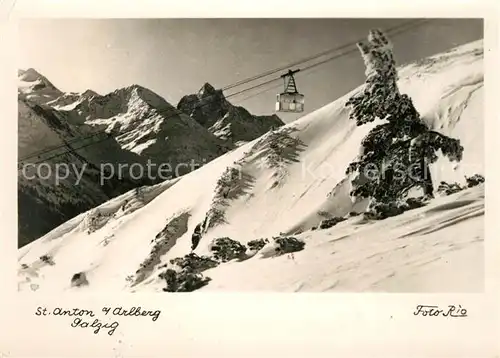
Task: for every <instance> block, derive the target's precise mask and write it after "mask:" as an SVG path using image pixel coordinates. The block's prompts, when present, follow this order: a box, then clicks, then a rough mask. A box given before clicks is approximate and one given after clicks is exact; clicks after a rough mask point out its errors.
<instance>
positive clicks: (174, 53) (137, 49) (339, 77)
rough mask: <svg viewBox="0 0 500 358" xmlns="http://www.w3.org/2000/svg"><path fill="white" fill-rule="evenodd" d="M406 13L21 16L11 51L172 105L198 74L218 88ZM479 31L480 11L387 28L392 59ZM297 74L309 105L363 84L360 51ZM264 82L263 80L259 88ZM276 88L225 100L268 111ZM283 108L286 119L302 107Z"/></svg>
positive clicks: (66, 87)
mask: <svg viewBox="0 0 500 358" xmlns="http://www.w3.org/2000/svg"><path fill="white" fill-rule="evenodd" d="M411 20H414V19H377V18H372V19H361V18H359V19H348V18H337V19H336V18H328V19H272V18H268V19H215V18H213V19H23V20H22V21H21V22H20V24H19V42H18V44H19V46H18V51H19V52H18V61H19V68H23V69H26V68H29V67H32V68H35V69H36V70H37V71H39V72H40V73H41V74H43V75H44V76H46V77H47V78H48V79H49V80H50V81H51V82H52V83H53V84H54V85H55V86H56V87H58V88H59V89H61V90H62V91H72V92H83V91H85V90H87V89H92V90H94V91H97V92H98V93H100V94H106V93H109V92H112V91H114V90H115V89H117V88H121V87H125V86H129V85H131V84H139V85H141V86H144V87H147V88H149V89H150V90H152V91H154V92H156V93H157V94H159V95H160V96H162V97H164V98H165V99H166V100H167V101H168V102H170V103H172V104H173V105H177V103H178V101H179V100H180V99H181V98H182V96H183V95H187V94H191V93H195V92H197V91H198V90H199V88H200V87H201V86H202V85H203V84H204V83H205V82H208V83H210V84H212V85H213V86H214V87H216V88H222V87H224V86H227V85H230V84H233V83H235V82H238V81H240V80H242V79H246V78H248V77H252V76H255V75H258V74H261V73H263V72H266V71H268V70H271V69H275V68H279V67H282V66H286V65H288V64H290V63H293V62H295V61H297V60H301V59H303V58H306V57H308V56H312V55H315V54H317V53H321V52H323V51H325V50H328V49H334V48H336V47H339V46H342V45H345V44H349V43H353V42H356V41H358V40H360V39H362V38H365V37H366V36H367V35H368V31H369V30H370V29H372V28H380V29H382V30H384V29H388V28H391V27H394V26H398V24H403V23H405V22H408V21H411ZM481 38H483V21H482V20H481V19H432V20H430V21H429V22H428V23H426V24H425V25H423V26H420V27H417V28H414V29H411V30H409V31H407V32H404V33H401V34H399V35H397V36H395V37H390V39H391V41H392V42H393V44H394V55H395V60H396V62H397V64H398V65H402V64H406V63H410V62H413V61H415V60H418V59H420V58H422V57H426V56H430V55H433V54H436V53H439V52H442V51H446V50H448V49H450V48H452V47H455V46H458V45H461V44H465V43H468V42H471V41H474V40H478V39H481ZM336 53H338V52H334V53H332V55H335V54H336ZM325 58H327V57H322V58H320V59H319V60H322V59H325ZM311 63H314V62H308V63H306V64H305V66H307V65H309V64H311ZM300 67H301V66H294V67H292V68H293V69H295V68H300ZM282 73H283V71H282V72H279V73H275V74H273V75H272V76H269V77H266V78H264V79H263V80H269V79H273V78H277V77H279V75H281V74H282ZM261 81H262V80H261ZM296 81H297V87H298V90H299V92H301V93H303V94H304V96H305V108H306V111H305V113H304V114H306V113H309V112H311V111H314V110H316V109H318V108H321V107H322V106H324V105H326V104H328V103H330V102H333V101H334V100H336V99H337V98H339V97H341V96H342V95H344V94H345V93H347V92H349V91H351V90H352V89H354V88H356V87H358V86H359V85H361V84H362V83H363V82H364V65H363V61H362V59H361V56H360V55H359V53H358V52H353V53H351V54H349V55H346V56H344V57H340V58H338V59H336V60H333V61H329V62H327V63H325V64H323V65H320V66H317V67H315V68H314V69H311V70H308V71H303V72H299V73H298V74H297V75H296ZM257 83H259V82H255V83H249V84H246V85H243V86H241V87H236V88H234V89H232V90H229V91H228V92H225V94H226V95H229V94H231V93H234V92H237V91H240V90H243V89H246V88H248V87H250V86H252V85H254V84H257ZM277 86H278V87H277ZM266 88H270V90H269V91H267V92H264V93H260V94H257V93H258V92H262V90H263V89H266ZM282 88H283V87H282V82H280V81H277V82H275V83H272V84H269V85H267V86H266V87H261V88H258V89H255V90H253V91H249V92H247V93H244V94H241V95H238V96H234V97H231V98H230V99H229V100H230V101H231V102H232V103H234V104H238V105H242V106H243V107H245V108H247V109H248V110H249V111H250V112H251V113H254V114H272V113H273V112H274V103H275V100H276V93H279V92H281V91H282ZM253 94H256V95H255V96H254V97H251V98H248V99H246V98H247V97H250V96H252V95H253ZM280 117H281V118H282V119H283V120H284V121H285V122H290V121H293V120H295V119H297V118H298V117H300V115H297V114H280Z"/></svg>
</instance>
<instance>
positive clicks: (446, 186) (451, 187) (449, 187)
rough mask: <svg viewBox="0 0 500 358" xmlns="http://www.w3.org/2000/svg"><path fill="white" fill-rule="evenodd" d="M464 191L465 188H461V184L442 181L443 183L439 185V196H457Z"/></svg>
mask: <svg viewBox="0 0 500 358" xmlns="http://www.w3.org/2000/svg"><path fill="white" fill-rule="evenodd" d="M462 190H464V188H463V187H462V186H460V184H458V183H451V184H450V183H447V182H445V181H442V182H441V183H439V187H438V189H437V192H438V193H439V194H444V195H451V194H455V193H458V192H459V191H462Z"/></svg>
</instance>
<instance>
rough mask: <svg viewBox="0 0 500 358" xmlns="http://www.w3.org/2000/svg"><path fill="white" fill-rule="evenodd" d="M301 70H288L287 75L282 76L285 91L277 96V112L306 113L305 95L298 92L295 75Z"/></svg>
mask: <svg viewBox="0 0 500 358" xmlns="http://www.w3.org/2000/svg"><path fill="white" fill-rule="evenodd" d="M299 71H300V69H299V70H295V71H292V70H288V72H287V73H285V74H283V75H281V77H282V78H283V82H284V91H283V92H282V93H280V94H277V95H276V111H277V112H293V113H301V112H304V95H303V94H300V93H299V92H298V91H297V85H296V83H295V78H294V77H293V75H294V74H295V73H297V72H299Z"/></svg>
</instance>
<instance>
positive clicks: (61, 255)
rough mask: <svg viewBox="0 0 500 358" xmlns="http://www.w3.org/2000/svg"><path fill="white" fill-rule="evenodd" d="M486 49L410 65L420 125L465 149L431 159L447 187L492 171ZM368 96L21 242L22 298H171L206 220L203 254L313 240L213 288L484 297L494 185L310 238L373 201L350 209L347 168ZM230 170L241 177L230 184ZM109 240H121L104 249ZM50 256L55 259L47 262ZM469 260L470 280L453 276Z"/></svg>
mask: <svg viewBox="0 0 500 358" xmlns="http://www.w3.org/2000/svg"><path fill="white" fill-rule="evenodd" d="M482 46H483V43H482V41H477V42H474V43H471V44H468V45H465V46H461V47H459V48H457V49H454V50H453V51H449V52H447V53H444V54H439V55H436V56H433V57H431V58H429V59H427V60H426V61H421V63H417V64H412V65H409V66H406V67H404V68H402V69H400V81H399V86H400V89H401V91H402V92H403V93H407V94H408V95H410V97H412V99H413V101H414V103H415V106H416V107H417V109H418V110H419V112H420V113H421V115H422V117H423V118H424V119H425V120H426V121H427V122H428V123H430V124H432V126H433V127H434V128H435V129H437V130H439V131H440V132H442V133H445V134H447V135H450V136H454V137H456V138H459V139H460V140H461V141H462V145H463V146H464V148H465V149H464V158H463V160H462V162H461V163H460V164H459V165H458V166H457V165H456V163H450V162H448V161H442V162H438V163H436V164H434V165H433V167H432V170H433V174H434V173H435V175H433V180H434V185H435V186H436V187H437V185H438V184H439V181H440V180H446V181H459V182H460V183H463V182H464V174H467V175H469V176H470V175H473V174H475V173H479V174H484V164H483V157H484V156H483V145H482V143H477V142H476V140H477V139H479V138H483V137H482V136H483V134H482V131H483V128H484V125H483V116H482V112H481V111H480V110H481V108H482V107H481V106H482V74H483V58H482ZM470 83H475V84H474V85H472V86H471V85H470ZM359 90H362V88H359V89H356V90H354V91H353V92H351V93H349V94H347V95H346V96H344V97H342V98H340V99H338V100H336V101H334V102H332V103H331V104H329V105H327V106H325V107H323V108H321V109H319V110H317V111H316V112H313V113H311V114H308V115H307V116H304V117H302V118H301V119H299V120H298V121H296V122H294V123H291V124H289V125H287V126H284V127H282V128H280V129H278V130H275V131H273V132H271V133H268V134H266V135H264V136H262V137H261V138H258V139H257V140H254V141H252V142H250V143H247V144H245V145H243V146H241V147H239V148H237V149H235V150H234V151H232V152H230V153H228V154H225V155H223V156H221V157H219V158H217V159H215V160H213V161H212V162H210V163H209V164H207V165H205V166H203V167H201V168H200V169H198V170H196V171H194V172H191V173H189V174H187V175H185V176H183V177H182V178H180V179H179V180H178V181H177V182H175V183H174V184H173V185H171V186H169V187H168V189H166V190H163V191H161V194H160V193H159V192H158V196H156V197H155V198H154V199H152V200H151V201H149V203H148V204H147V205H144V206H141V207H140V208H139V209H137V210H135V211H133V212H132V213H130V214H125V215H123V213H122V212H120V209H117V208H118V207H120V205H123V204H124V203H125V201H124V199H123V200H122V199H119V198H117V199H115V201H112V203H113V204H111V202H110V204H109V205H111V206H112V207H113V208H114V209H113V210H112V212H114V213H115V217H113V216H112V215H109V214H110V213H108V215H107V217H106V218H105V219H104V220H101V221H100V222H99V224H98V225H97V227H98V229H97V230H96V231H93V232H92V233H90V234H87V233H86V232H85V231H84V230H83V229H84V228H88V227H89V225H88V224H87V223H88V221H89V220H88V218H89V217H90V218H91V217H93V216H94V215H95V213H93V212H88V213H86V214H82V215H81V216H79V218H78V220H77V219H76V218H75V220H72V221H71V223H70V222H68V223H65V224H63V225H62V226H61V227H60V228H58V229H56V230H57V231H53V233H49V234H48V235H46V236H45V237H43V238H41V239H39V240H37V241H35V242H33V243H31V244H30V245H27V246H26V247H23V248H22V249H21V250H20V253H19V255H20V256H19V257H20V264H22V265H25V266H23V268H21V269H20V270H19V288H20V290H40V291H44V290H47V291H48V292H53V291H57V290H66V289H70V290H75V289H80V290H91V291H93V290H95V291H101V290H102V291H107V290H109V291H120V290H134V291H142V290H153V291H161V289H162V288H163V287H165V280H162V279H160V278H159V277H158V275H159V274H160V273H161V272H163V271H164V270H165V269H164V267H163V266H164V265H165V264H168V263H169V260H171V259H173V258H176V257H181V256H184V255H186V254H188V253H189V252H190V251H191V243H192V242H191V238H192V234H193V232H194V230H195V228H196V226H197V225H198V224H200V223H205V225H204V226H203V235H202V238H201V241H200V243H199V245H198V247H197V248H196V249H195V252H196V253H197V254H198V255H206V254H209V252H210V247H211V243H212V240H213V239H215V238H220V237H230V238H232V239H234V240H237V241H239V242H241V243H243V244H245V243H248V242H249V241H250V240H255V239H260V238H266V237H267V238H271V237H273V236H277V235H279V233H282V232H283V233H294V234H295V236H296V237H297V238H302V239H303V240H304V241H305V242H306V246H305V249H304V250H303V251H299V252H296V253H295V255H294V259H293V260H292V259H289V258H287V256H281V257H277V258H262V256H266V252H267V253H269V250H272V249H273V245H272V244H271V245H268V247H267V248H266V247H264V249H262V251H261V252H259V253H258V254H257V255H256V256H254V257H251V258H249V259H247V260H244V261H243V262H238V261H232V262H229V263H222V264H220V265H219V266H217V267H216V268H213V269H210V270H207V271H205V272H204V273H203V274H206V276H209V277H210V278H211V279H212V280H211V281H210V282H209V284H208V286H206V287H204V288H202V290H215V289H224V290H243V289H244V290H275V291H276V290H282V291H328V290H341V291H362V290H384V291H387V290H388V291H408V290H410V291H464V290H465V291H470V290H472V291H473V290H477V289H480V287H479V286H478V285H479V284H480V283H481V282H482V280H483V276H482V271H481V270H482V266H483V263H482V241H483V239H484V229H483V215H484V186H483V185H480V186H478V187H476V188H472V189H467V190H464V191H462V192H460V193H457V194H454V195H451V196H448V197H445V198H437V199H435V200H433V201H432V202H431V203H430V204H429V205H428V206H426V207H424V208H421V209H416V210H411V211H408V212H406V213H405V214H403V215H400V216H397V217H393V218H389V219H386V220H383V221H378V222H372V221H368V222H365V221H364V220H362V219H361V218H362V216H355V217H352V218H350V219H348V220H346V221H344V222H342V223H340V224H337V225H336V226H334V227H333V228H332V229H328V230H316V231H310V229H311V228H312V227H314V226H317V225H318V224H319V222H320V221H321V220H322V219H324V213H322V211H323V212H324V211H326V212H328V214H329V215H330V216H344V215H346V214H348V213H349V212H351V211H357V212H359V211H362V210H364V208H365V206H366V203H364V202H354V203H353V202H352V200H351V198H350V197H349V195H348V193H349V191H350V184H349V181H346V180H345V170H346V168H347V165H348V164H349V163H350V162H351V161H352V160H353V159H354V158H355V157H356V156H357V154H358V153H359V150H360V142H361V140H362V139H363V137H364V136H365V135H366V134H367V133H368V131H369V130H370V129H371V125H364V126H361V127H356V124H355V122H354V121H352V120H349V119H348V111H347V109H346V108H345V102H346V101H347V99H348V98H349V97H350V96H351V95H352V94H353V93H354V92H355V91H359ZM373 125H376V123H375V124H373ZM230 167H235V168H236V169H237V170H236V172H237V173H238V175H239V176H238V177H236V178H234V177H233V178H229V179H228V173H230V171H228V168H230ZM165 185H167V184H165ZM136 196H137V198H139V199H140V197H141V195H140V194H137V195H136ZM120 200H122V201H120ZM118 202H119V203H120V204H118ZM169 223H171V224H172V223H175V225H174V224H172V225H169ZM90 227H92V225H90ZM110 237H112V238H113V239H112V240H111V241H110V242H109V244H106V245H103V244H101V243H102V242H103V241H105V240H106V238H110ZM165 243H166V247H167V248H168V249H165ZM405 245H406V246H405ZM332 252H333V254H332ZM46 254H47V255H49V256H50V257H51V259H52V260H53V262H51V264H47V263H46V262H45V263H44V262H43V261H41V260H40V256H42V255H46ZM464 262H466V263H467V264H464ZM459 265H461V266H460V269H461V271H460V272H463V271H466V272H463V273H467V275H468V276H465V277H464V276H460V277H461V279H460V280H451V279H450V278H451V275H450V274H451V273H452V272H454V271H453V270H454V269H456V268H457V267H458V266H459ZM294 268H296V270H295V269H294ZM78 272H84V273H85V274H86V277H87V278H88V282H89V285H88V286H85V287H79V288H75V287H71V286H70V279H71V277H72V275H73V274H75V273H78ZM136 275H140V276H141V278H140V280H138V279H137V276H136ZM432 277H435V278H436V280H435V279H433V278H432ZM437 278H439V279H441V280H442V282H441V283H439V282H438V281H437ZM445 278H446V280H445Z"/></svg>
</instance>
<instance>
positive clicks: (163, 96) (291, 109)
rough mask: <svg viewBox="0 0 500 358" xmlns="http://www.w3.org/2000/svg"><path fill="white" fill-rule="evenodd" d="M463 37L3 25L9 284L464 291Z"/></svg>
mask: <svg viewBox="0 0 500 358" xmlns="http://www.w3.org/2000/svg"><path fill="white" fill-rule="evenodd" d="M483 40H484V21H483V19H481V18H430V17H429V18H424V17H422V18H410V17H409V18H383V17H380V18H170V19H169V18H136V19H132V18H130V19H129V18H109V19H106V18H99V19H97V18H94V19H92V18H81V19H79V18H53V19H49V18H38V19H37V18H33V19H28V18H24V19H21V20H20V21H19V23H18V39H17V47H18V50H17V51H18V63H17V68H18V73H17V88H18V89H17V91H18V92H17V105H18V124H17V126H18V137H17V151H18V153H17V200H18V205H17V216H18V240H17V267H16V274H17V276H16V280H17V291H18V292H24V293H29V294H34V295H36V294H39V293H43V294H50V295H58V294H60V293H63V292H71V293H93V294H113V293H156V294H158V295H169V294H170V293H180V292H183V293H187V292H191V293H193V294H202V293H204V292H250V293H251V292H254V293H259V292H285V293H299V292H308V293H325V292H328V293H346V292H348V293H368V292H372V293H380V292H384V293H481V292H484V289H485V269H484V266H485V243H484V241H485V181H486V180H487V179H489V178H486V172H485V149H484V148H485V124H484V123H485V114H484V106H485V104H484V103H485V102H484V76H485V67H484V63H483V58H484V45H483ZM424 303H425V302H424Z"/></svg>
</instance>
